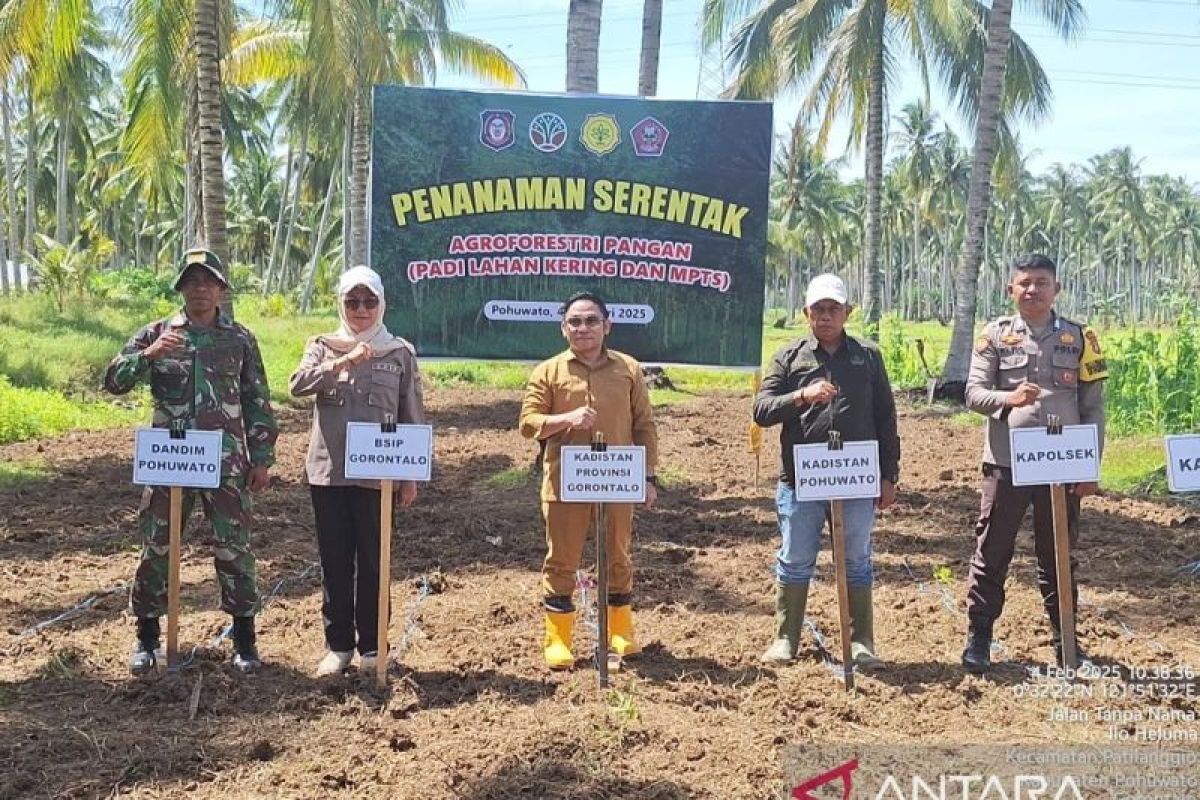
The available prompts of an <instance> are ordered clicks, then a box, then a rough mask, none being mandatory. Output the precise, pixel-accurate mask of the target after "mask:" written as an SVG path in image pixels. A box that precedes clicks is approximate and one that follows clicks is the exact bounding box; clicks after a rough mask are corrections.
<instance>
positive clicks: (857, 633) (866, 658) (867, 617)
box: [847, 586, 883, 669]
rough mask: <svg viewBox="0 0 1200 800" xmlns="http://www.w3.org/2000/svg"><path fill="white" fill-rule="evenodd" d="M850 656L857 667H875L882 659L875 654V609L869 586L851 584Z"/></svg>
mask: <svg viewBox="0 0 1200 800" xmlns="http://www.w3.org/2000/svg"><path fill="white" fill-rule="evenodd" d="M847 594H848V596H849V600H850V658H851V660H852V661H853V662H854V666H856V667H858V668H859V669H876V668H878V667H882V666H883V661H882V660H881V659H880V658H879V657H878V656H876V655H875V611H874V608H873V605H872V602H871V587H870V586H851V587H850V588H849V591H848V593H847Z"/></svg>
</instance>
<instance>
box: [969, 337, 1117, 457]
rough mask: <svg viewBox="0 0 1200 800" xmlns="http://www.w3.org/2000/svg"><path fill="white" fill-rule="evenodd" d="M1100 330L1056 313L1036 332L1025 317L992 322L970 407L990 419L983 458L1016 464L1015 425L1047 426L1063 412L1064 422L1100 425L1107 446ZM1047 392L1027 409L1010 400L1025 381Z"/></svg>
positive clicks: (980, 342)
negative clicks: (1011, 434) (1012, 435)
mask: <svg viewBox="0 0 1200 800" xmlns="http://www.w3.org/2000/svg"><path fill="white" fill-rule="evenodd" d="M1107 376H1108V372H1107V370H1106V368H1105V367H1104V362H1103V359H1102V358H1101V352H1100V344H1099V341H1098V340H1097V339H1096V334H1095V333H1094V332H1092V331H1089V330H1087V329H1086V327H1085V326H1083V325H1080V324H1079V323H1078V322H1072V321H1071V320H1069V319H1065V318H1063V317H1060V316H1058V315H1057V314H1054V315H1052V317H1051V319H1050V323H1049V325H1047V326H1046V331H1045V332H1044V333H1043V334H1042V335H1041V336H1036V335H1035V334H1034V333H1033V331H1032V330H1031V329H1030V327H1029V325H1028V324H1026V322H1025V320H1024V319H1022V318H1021V316H1020V315H1013V316H1009V317H1000V318H999V319H997V320H994V321H993V322H990V323H988V325H987V327H985V328H984V329H983V335H982V336H981V337H979V339H977V340H976V342H975V351H974V353H973V354H972V355H971V371H970V373H969V374H968V376H967V406H968V407H969V408H970V409H971V410H972V411H977V412H979V413H980V414H983V415H985V416H987V417H988V424H987V435H986V437H985V438H984V442H983V462H984V463H985V464H995V465H997V466H1001V467H1011V466H1012V453H1011V452H1010V450H1009V443H1008V430H1009V428H1034V427H1037V426H1039V425H1045V424H1046V422H1047V420H1046V418H1047V417H1048V416H1049V415H1051V414H1057V415H1058V417H1059V418H1060V419H1061V420H1062V423H1063V424H1064V425H1095V426H1096V427H1097V428H1098V429H1099V440H1100V449H1101V453H1103V449H1104V378H1106V377H1107ZM1025 380H1027V381H1029V382H1030V383H1036V384H1037V385H1038V386H1040V387H1041V389H1042V392H1041V395H1040V396H1039V398H1038V400H1037V401H1036V402H1034V403H1033V404H1032V405H1028V406H1025V407H1024V408H1009V407H1008V406H1006V405H1005V404H1004V401H1005V398H1006V397H1007V396H1008V393H1009V392H1011V391H1012V390H1013V389H1015V388H1017V386H1019V385H1020V383H1021V381H1025Z"/></svg>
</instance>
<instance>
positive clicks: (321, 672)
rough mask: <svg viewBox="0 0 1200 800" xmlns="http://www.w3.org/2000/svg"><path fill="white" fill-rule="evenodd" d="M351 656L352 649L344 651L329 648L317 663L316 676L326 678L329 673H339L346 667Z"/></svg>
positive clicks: (352, 655) (352, 654)
mask: <svg viewBox="0 0 1200 800" xmlns="http://www.w3.org/2000/svg"><path fill="white" fill-rule="evenodd" d="M353 657H354V651H353V650H346V651H345V652H339V651H337V650H330V651H329V652H328V653H326V654H325V657H324V658H322V659H321V663H320V664H318V665H317V677H318V678H326V677H328V676H330V675H341V674H342V672H344V671H345V669H346V667H348V666H350V659H351V658H353Z"/></svg>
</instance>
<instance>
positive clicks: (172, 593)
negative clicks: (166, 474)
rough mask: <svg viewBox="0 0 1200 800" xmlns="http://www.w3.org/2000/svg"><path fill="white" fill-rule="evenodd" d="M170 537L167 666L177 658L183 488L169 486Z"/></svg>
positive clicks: (170, 666)
mask: <svg viewBox="0 0 1200 800" xmlns="http://www.w3.org/2000/svg"><path fill="white" fill-rule="evenodd" d="M168 519H169V522H170V528H169V530H170V533H169V536H170V539H169V543H168V546H167V668H168V669H171V668H173V667H174V666H175V662H176V661H177V660H178V658H179V558H180V554H179V551H180V539H181V538H182V536H183V489H182V488H180V487H179V486H172V487H171V510H170V513H169V515H168Z"/></svg>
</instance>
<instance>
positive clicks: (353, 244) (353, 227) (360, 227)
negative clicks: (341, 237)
mask: <svg viewBox="0 0 1200 800" xmlns="http://www.w3.org/2000/svg"><path fill="white" fill-rule="evenodd" d="M369 91H370V87H368V86H361V87H359V89H358V95H357V97H356V98H355V103H354V134H353V136H352V137H351V145H350V164H351V166H352V168H353V171H352V172H351V174H350V182H349V183H350V186H349V188H350V263H349V264H348V265H347V266H348V267H356V266H359V265H362V264H366V263H367V256H368V253H367V226H368V224H369V222H370V221H369V220H368V219H367V177H368V175H367V173H368V168H369V167H370V166H371V163H370V162H371V127H370V125H371V119H370V114H371V103H370V99H369V98H368V96H367V92H369Z"/></svg>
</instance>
